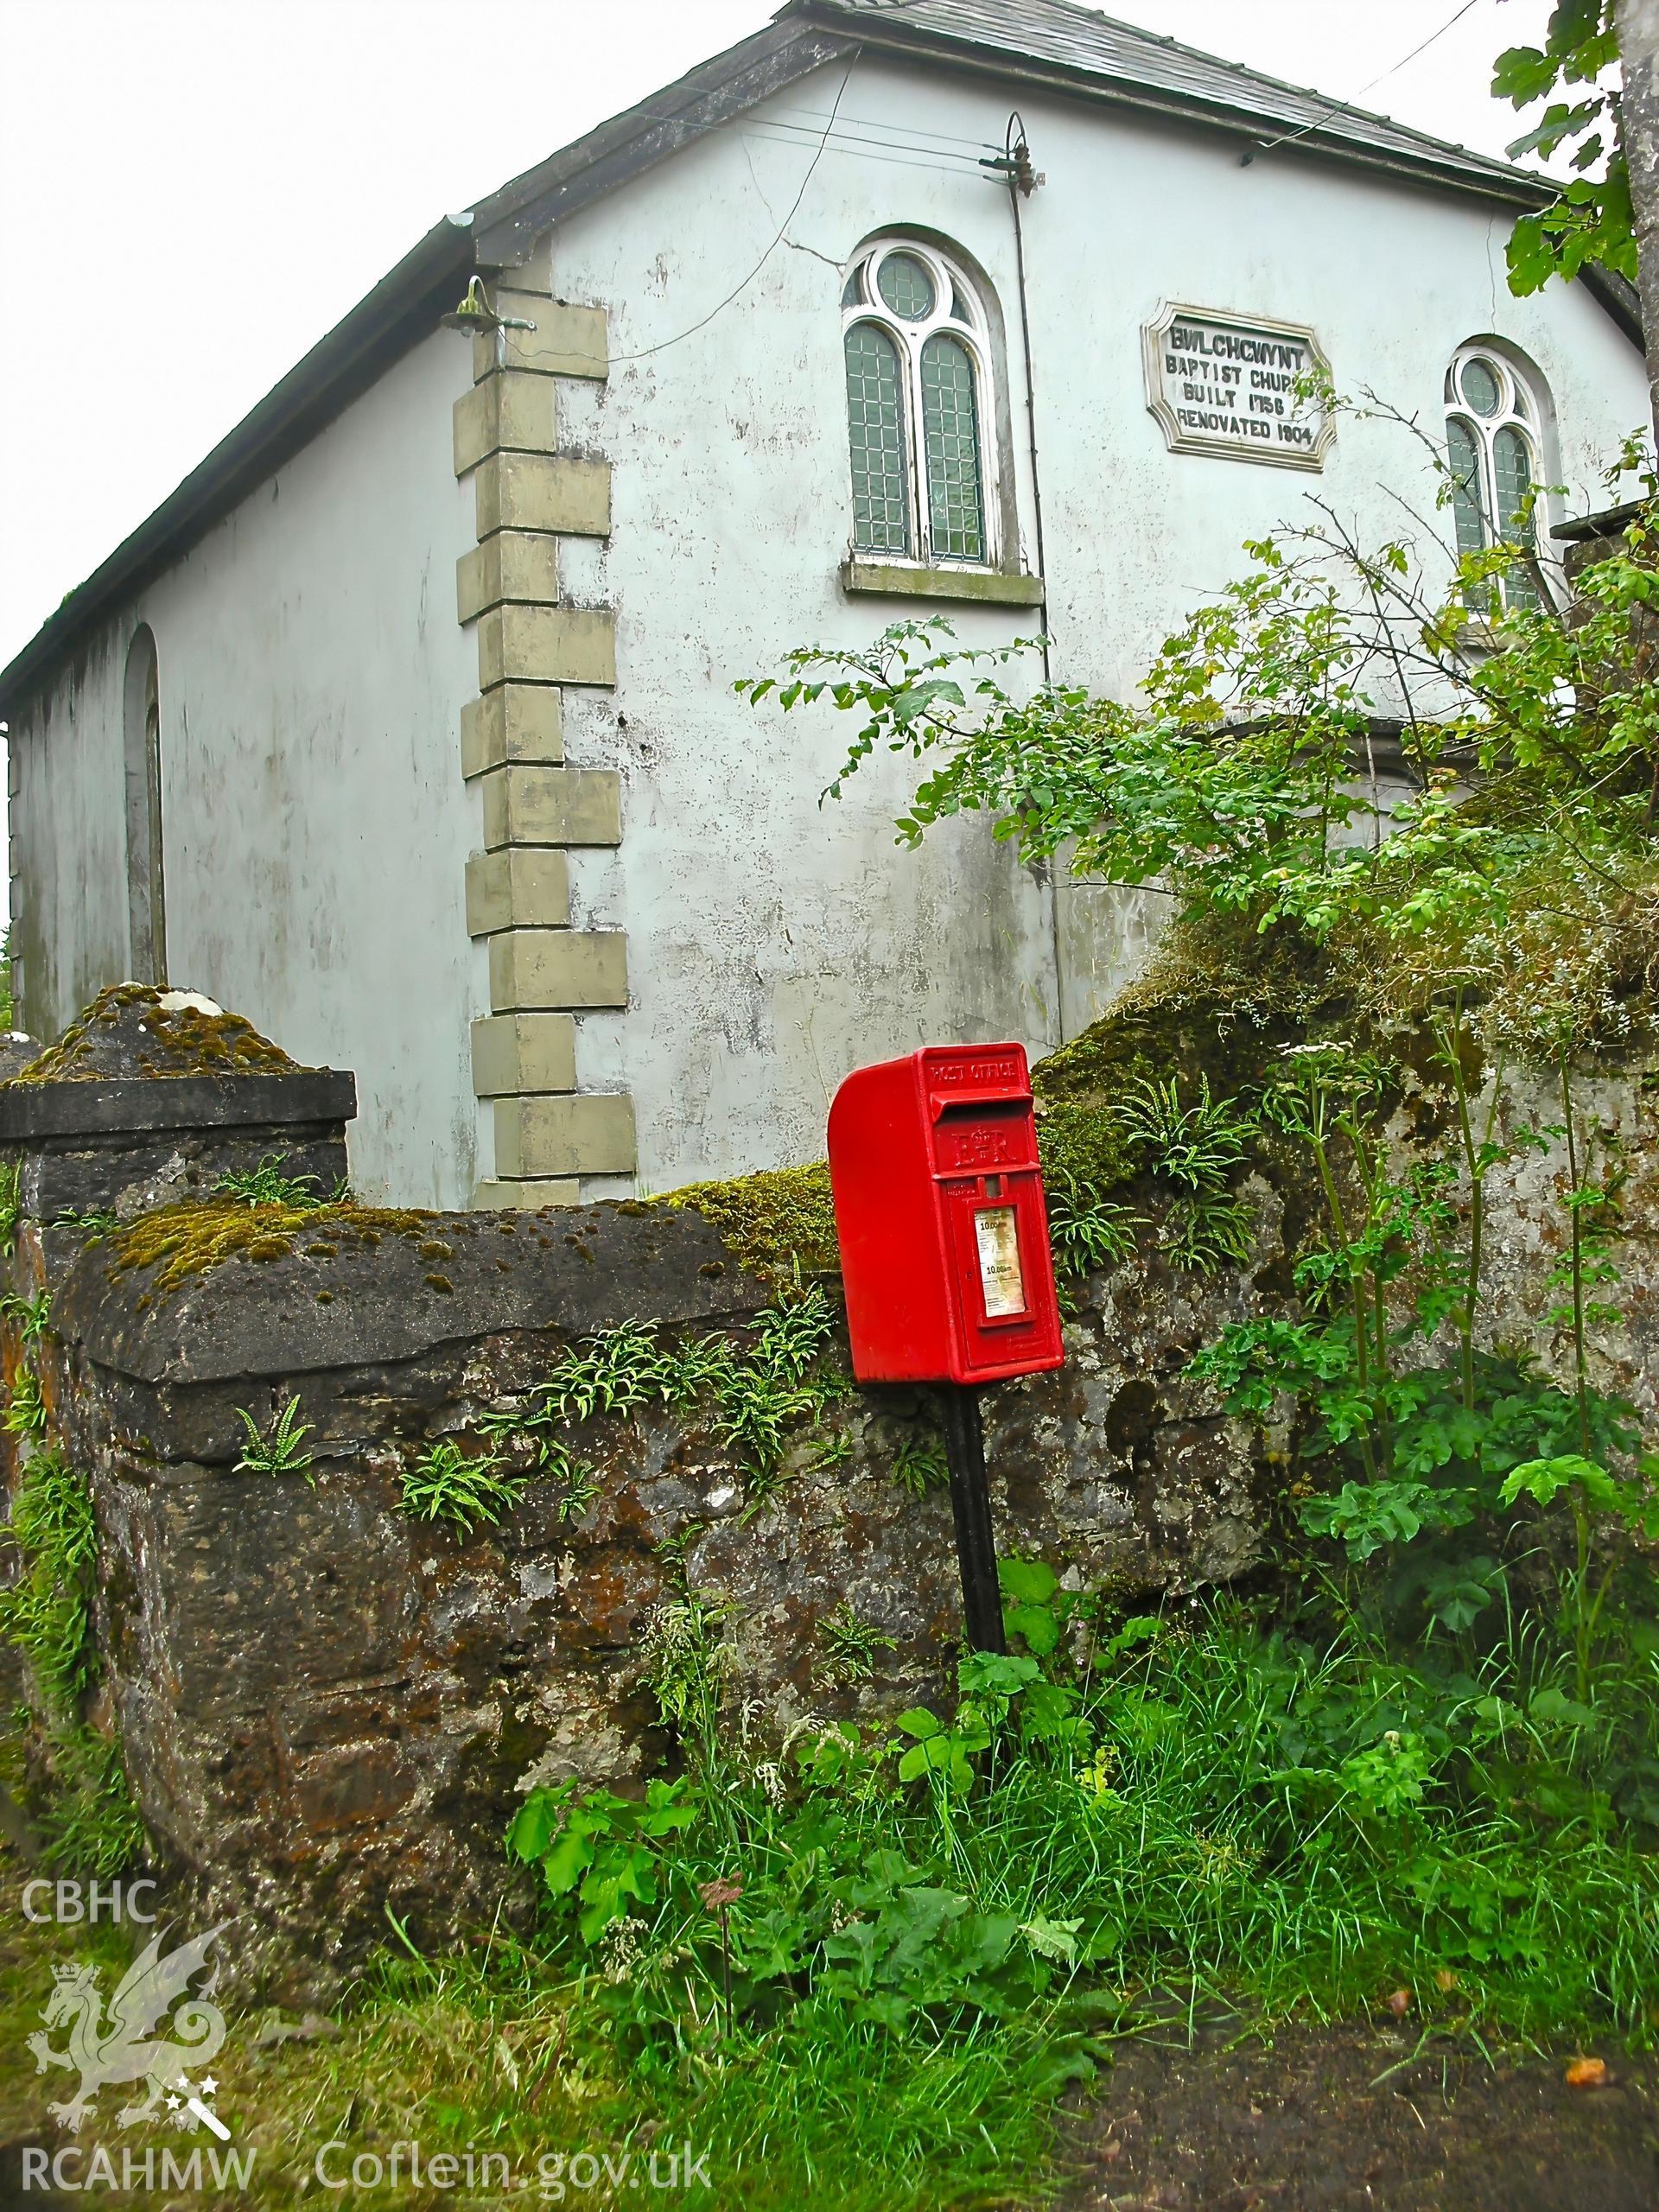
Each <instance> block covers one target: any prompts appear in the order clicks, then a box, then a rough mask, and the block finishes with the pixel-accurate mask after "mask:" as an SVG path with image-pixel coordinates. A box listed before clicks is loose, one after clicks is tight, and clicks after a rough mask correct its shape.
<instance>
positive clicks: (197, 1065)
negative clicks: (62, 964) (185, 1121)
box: [11, 983, 304, 1084]
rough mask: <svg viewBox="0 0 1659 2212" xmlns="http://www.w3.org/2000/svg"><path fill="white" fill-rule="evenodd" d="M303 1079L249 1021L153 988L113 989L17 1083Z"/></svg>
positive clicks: (177, 993)
mask: <svg viewBox="0 0 1659 2212" xmlns="http://www.w3.org/2000/svg"><path fill="white" fill-rule="evenodd" d="M209 1009H212V1010H211V1011H210V1010H209ZM302 1072H304V1071H303V1070H302V1068H301V1066H300V1064H299V1063H298V1062H297V1061H296V1060H293V1059H290V1058H289V1055H288V1054H287V1053H286V1052H283V1049H282V1047H281V1046H280V1045H273V1044H272V1043H271V1041H270V1039H269V1038H268V1037H262V1036H261V1035H260V1033H259V1032H258V1031H257V1029H256V1028H255V1027H254V1026H253V1024H252V1023H251V1021H249V1020H245V1018H244V1017H243V1016H242V1015H241V1014H226V1013H224V1012H222V1011H220V1010H219V1009H217V1008H214V1007H213V1001H212V1000H210V999H200V998H197V997H195V996H194V995H193V994H192V993H190V992H188V991H169V990H164V989H162V988H160V987H159V986H158V985H156V984H150V983H113V984H111V986H110V988H108V989H107V990H103V991H100V992H99V995H98V996H97V997H96V998H95V999H94V1000H93V1001H92V1004H91V1005H90V1006H89V1007H85V1008H83V1009H82V1011H81V1013H80V1014H79V1015H78V1016H77V1017H76V1019H75V1020H73V1022H72V1023H71V1024H70V1026H69V1027H68V1028H67V1029H66V1030H65V1031H64V1033H63V1035H62V1036H61V1037H60V1039H58V1041H57V1043H56V1044H55V1045H49V1046H48V1047H47V1049H46V1050H45V1052H42V1053H41V1055H40V1056H39V1058H36V1059H33V1060H31V1061H29V1064H28V1065H27V1066H26V1067H24V1068H22V1070H21V1071H19V1072H18V1073H17V1074H16V1076H14V1077H12V1078H11V1079H12V1081H13V1082H14V1083H29V1084H35V1083H107V1082H110V1081H111V1080H113V1079H116V1078H118V1077H132V1076H154V1077H160V1078H162V1079H165V1078H167V1077H181V1076H204V1075H296V1074H300V1073H302Z"/></svg>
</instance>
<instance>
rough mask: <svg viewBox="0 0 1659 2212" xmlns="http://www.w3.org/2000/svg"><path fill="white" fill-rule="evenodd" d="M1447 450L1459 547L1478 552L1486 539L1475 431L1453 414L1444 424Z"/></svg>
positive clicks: (1460, 550) (1461, 552) (1461, 551)
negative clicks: (1481, 509) (1450, 465)
mask: <svg viewBox="0 0 1659 2212" xmlns="http://www.w3.org/2000/svg"><path fill="white" fill-rule="evenodd" d="M1446 457H1447V459H1448V460H1449V461H1450V462H1451V464H1452V518H1453V520H1454V521H1455V523H1456V524H1457V531H1458V551H1459V554H1464V553H1478V552H1479V551H1480V550H1481V548H1482V547H1483V546H1484V544H1485V543H1486V525H1485V523H1484V520H1483V518H1482V516H1481V512H1480V453H1479V449H1478V448H1477V446H1476V444H1475V434H1474V432H1473V431H1472V430H1471V429H1470V428H1469V425H1468V424H1467V423H1460V422H1459V420H1458V418H1457V416H1455V415H1454V416H1452V418H1451V420H1450V421H1449V422H1448V423H1447V424H1446Z"/></svg>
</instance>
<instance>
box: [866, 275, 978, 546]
mask: <svg viewBox="0 0 1659 2212" xmlns="http://www.w3.org/2000/svg"><path fill="white" fill-rule="evenodd" d="M987 327H988V326H987V321H986V315H985V310H984V308H983V306H982V303H981V302H980V300H979V297H978V296H977V294H976V290H975V288H974V285H973V283H972V282H971V280H970V279H969V277H968V275H967V273H966V271H965V270H962V269H959V268H957V266H956V264H954V263H953V262H952V261H950V258H949V257H947V256H946V255H944V254H943V253H941V252H940V251H938V248H937V247H934V246H931V245H925V244H924V243H923V242H922V241H920V240H919V239H913V238H880V239H878V240H877V241H876V243H875V244H874V245H872V246H870V247H868V248H867V249H866V250H865V251H864V252H863V253H861V255H860V257H859V258H858V260H857V261H855V263H854V264H853V268H852V270H851V273H850V274H849V277H848V279H847V283H846V286H845V288H844V289H843V290H842V349H843V352H844V353H845V356H846V366H847V430H848V439H849V446H850V448H851V454H852V468H853V547H854V550H855V552H859V553H870V554H876V555H879V556H885V557H886V558H887V559H889V560H900V561H916V562H918V563H945V562H950V563H963V564H972V565H975V566H978V567H988V566H990V565H991V563H993V562H994V560H995V544H994V543H993V527H994V524H993V516H994V513H995V502H994V500H993V499H992V498H991V496H990V493H991V490H992V477H993V453H992V447H991V444H990V441H989V436H988V423H990V422H991V420H992V419H993V413H994V410H993V408H992V405H991V393H990V365H989V364H990V348H989V346H988V341H987Z"/></svg>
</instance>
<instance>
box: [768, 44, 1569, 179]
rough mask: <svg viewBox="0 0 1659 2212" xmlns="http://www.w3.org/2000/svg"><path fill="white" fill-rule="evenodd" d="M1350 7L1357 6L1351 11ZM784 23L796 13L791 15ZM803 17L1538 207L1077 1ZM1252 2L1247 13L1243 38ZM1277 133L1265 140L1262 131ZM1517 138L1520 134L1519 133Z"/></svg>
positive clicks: (1506, 173)
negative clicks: (1047, 75)
mask: <svg viewBox="0 0 1659 2212" xmlns="http://www.w3.org/2000/svg"><path fill="white" fill-rule="evenodd" d="M1351 3H1352V0H1350V4H1351ZM781 12H782V13H783V14H784V15H788V14H790V13H791V12H795V11H794V10H791V9H785V10H782V11H781ZM799 12H801V13H804V14H807V15H810V16H815V17H817V18H818V19H819V20H820V21H827V20H830V19H839V20H841V21H843V22H846V23H847V24H848V26H849V29H850V28H856V30H857V34H858V35H859V37H860V39H861V41H865V42H867V43H878V42H880V43H885V42H886V41H887V40H888V39H889V38H895V39H897V40H899V41H902V42H903V43H905V44H906V45H912V44H913V43H914V42H915V41H917V40H918V39H923V38H925V39H927V40H929V41H937V42H938V49H939V51H940V53H941V54H944V53H945V52H947V51H949V50H950V49H951V48H956V49H958V50H959V51H960V52H961V54H963V57H964V58H966V57H967V56H968V55H969V54H973V55H974V56H976V58H977V57H981V56H985V55H996V56H1000V57H1004V58H1006V60H1007V61H1008V62H1010V63H1012V64H1014V67H1015V68H1016V69H1018V68H1019V67H1021V66H1026V67H1028V66H1029V65H1031V64H1033V63H1035V64H1037V65H1039V67H1040V66H1043V65H1046V66H1047V67H1049V68H1050V69H1052V70H1053V71H1055V72H1056V73H1058V74H1059V75H1061V76H1063V77H1069V78H1071V79H1075V80H1077V86H1078V88H1079V89H1082V88H1083V87H1084V86H1088V87H1089V88H1090V89H1092V90H1094V91H1096V92H1097V93H1099V94H1102V95H1104V96H1107V97H1116V98H1117V99H1121V100H1122V101H1123V102H1124V103H1125V104H1126V105H1136V106H1144V107H1152V108H1157V109H1160V110H1162V111H1165V112H1170V113H1174V112H1180V113H1185V114H1186V115H1188V116H1189V117H1196V116H1198V115H1200V114H1202V115H1204V116H1205V117H1206V118H1208V119H1209V120H1211V121H1213V122H1216V123H1218V124H1223V125H1224V126H1226V125H1230V126H1232V127H1234V128H1236V129H1237V130H1239V131H1240V133H1241V134H1242V135H1243V136H1244V137H1249V138H1261V139H1262V140H1264V141H1266V140H1268V139H1271V138H1274V137H1277V136H1279V135H1280V134H1281V132H1293V133H1295V134H1296V135H1297V138H1298V143H1300V144H1302V145H1304V146H1305V147H1306V148H1307V149H1310V150H1312V149H1321V150H1326V149H1328V150H1339V151H1340V152H1341V153H1343V154H1345V155H1346V156H1349V157H1350V158H1352V157H1353V156H1355V155H1363V156H1369V157H1370V158H1372V159H1374V160H1376V161H1377V162H1380V163H1382V164H1383V165H1384V166H1386V167H1389V168H1395V167H1398V168H1407V169H1414V170H1416V171H1417V172H1418V173H1419V174H1420V175H1421V173H1422V172H1423V170H1424V169H1425V168H1427V169H1431V170H1436V171H1440V172H1444V173H1446V175H1447V176H1448V177H1449V176H1451V175H1453V174H1456V175H1461V176H1462V177H1463V178H1464V179H1465V180H1466V181H1467V182H1468V183H1469V184H1470V185H1471V186H1475V187H1477V188H1481V189H1483V190H1485V191H1496V193H1497V194H1499V195H1500V196H1503V197H1505V198H1507V197H1509V196H1510V195H1511V194H1515V195H1516V196H1517V197H1520V198H1522V199H1525V200H1532V199H1535V197H1536V195H1537V192H1538V186H1539V179H1538V177H1537V175H1535V173H1533V172H1530V171H1528V170H1524V169H1517V168H1512V167H1511V166H1510V164H1509V163H1508V162H1498V161H1494V160H1492V159H1491V157H1490V156H1487V155H1484V154H1476V153H1471V151H1470V150H1469V149H1468V148H1466V147H1463V146H1453V145H1451V144H1449V143H1447V142H1446V141H1445V140H1443V139H1440V138H1432V137H1429V136H1428V135H1427V132H1425V131H1421V130H1412V129H1410V128H1409V126H1408V125H1407V124H1402V123H1395V122H1393V121H1391V120H1390V119H1389V117H1387V116H1384V115H1372V114H1370V113H1369V112H1368V111H1365V110H1364V109H1362V108H1358V107H1354V106H1350V105H1347V104H1345V103H1344V102H1342V101H1338V100H1333V99H1332V98H1331V97H1330V95H1329V94H1328V93H1323V92H1314V91H1312V90H1310V89H1308V88H1307V87H1306V86H1298V85H1287V84H1286V83H1285V82H1283V80H1282V79H1280V78H1277V77H1269V76H1266V75H1264V74H1263V73H1262V72H1261V71H1259V70H1255V69H1248V68H1245V67H1243V66H1242V65H1241V64H1239V63H1238V62H1236V61H1228V60H1223V59H1222V58H1221V57H1220V56H1219V55H1217V54H1205V53H1203V52H1201V51H1200V50H1199V49H1198V48H1197V47H1192V46H1184V45H1183V44H1181V42H1180V41H1179V40H1177V39H1174V38H1170V37H1167V36H1166V35H1163V34H1161V33H1160V32H1157V31H1148V30H1143V29H1141V28H1140V27H1139V26H1138V25H1136V24H1134V23H1124V22H1119V21H1118V20H1117V19H1116V16H1107V15H1103V14H1101V13H1100V12H1099V11H1098V10H1096V9H1093V8H1084V7H1078V6H1077V5H1074V4H1073V0H802V5H801V6H800V9H799ZM1238 22H1239V26H1240V29H1241V32H1242V31H1243V29H1245V28H1246V27H1247V25H1248V22H1249V0H1245V4H1244V6H1243V7H1242V8H1241V10H1240V12H1239V16H1238ZM1264 124H1266V125H1268V126H1269V127H1268V128H1267V129H1266V130H1264V129H1263V128H1262V126H1263V125H1264ZM1517 128H1518V126H1517Z"/></svg>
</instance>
